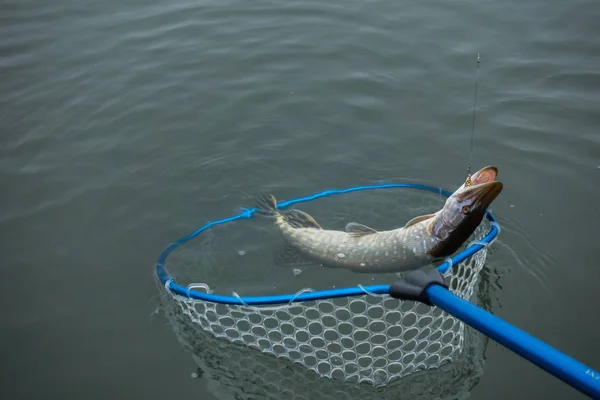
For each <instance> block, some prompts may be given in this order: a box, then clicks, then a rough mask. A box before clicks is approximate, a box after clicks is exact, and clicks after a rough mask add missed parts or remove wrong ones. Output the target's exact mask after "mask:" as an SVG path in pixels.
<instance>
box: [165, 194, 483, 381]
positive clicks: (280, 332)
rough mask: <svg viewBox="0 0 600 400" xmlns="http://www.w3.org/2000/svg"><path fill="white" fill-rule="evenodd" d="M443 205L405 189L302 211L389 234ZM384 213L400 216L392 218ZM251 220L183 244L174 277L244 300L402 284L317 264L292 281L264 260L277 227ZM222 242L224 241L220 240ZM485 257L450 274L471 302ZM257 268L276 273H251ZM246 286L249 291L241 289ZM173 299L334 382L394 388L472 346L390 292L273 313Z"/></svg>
mask: <svg viewBox="0 0 600 400" xmlns="http://www.w3.org/2000/svg"><path fill="white" fill-rule="evenodd" d="M402 196H404V197H402ZM374 198H375V199H376V202H375V201H374V200H373V199H374ZM444 200H445V199H444V198H442V197H441V196H439V195H436V194H428V193H423V192H421V193H417V194H415V192H414V191H413V192H411V191H408V190H405V191H400V194H399V193H398V192H395V193H394V194H393V195H391V196H390V194H389V193H381V192H380V193H377V194H373V193H369V195H368V196H366V195H365V194H361V193H353V194H348V195H343V196H340V197H339V198H335V199H332V198H324V199H319V200H318V201H315V202H314V203H319V204H318V205H316V206H312V207H313V209H312V210H311V209H310V207H311V205H310V204H312V202H311V203H306V204H301V205H299V206H298V208H301V209H303V210H305V211H308V212H310V213H311V215H313V216H315V217H316V218H317V221H323V220H324V219H325V218H328V219H329V221H326V222H329V228H332V229H336V228H338V229H339V228H341V227H343V225H344V224H345V223H347V222H349V221H352V220H354V221H360V222H361V223H367V224H369V225H371V226H377V227H379V228H380V229H384V228H386V225H387V226H390V225H391V226H393V225H394V224H395V223H397V222H395V221H396V220H398V219H400V220H408V219H410V218H412V217H413V216H414V215H419V214H425V213H429V212H432V211H435V210H437V209H439V206H440V205H441V204H443V201H444ZM361 205H364V206H363V207H361ZM367 205H368V207H367ZM402 209H404V213H405V215H404V216H402V215H401V211H400V210H402ZM349 210H350V211H349ZM382 210H383V211H382ZM385 211H388V212H389V213H390V214H391V215H393V216H394V218H393V219H390V215H385V214H386V213H385ZM352 217H354V218H352ZM250 221H252V222H253V224H249V223H248V220H246V222H243V223H238V222H235V223H231V224H230V223H228V224H225V225H222V226H219V227H216V228H212V229H210V230H208V231H206V232H203V233H202V235H201V236H202V238H201V239H200V240H197V239H194V241H195V243H194V244H193V245H192V244H191V243H192V242H189V243H186V244H184V245H183V246H181V247H180V248H179V249H177V251H176V252H174V253H173V255H171V256H170V257H169V259H168V263H167V268H168V270H169V272H171V273H173V272H174V273H173V276H174V277H175V279H176V280H177V281H178V282H179V283H180V284H184V283H183V282H182V281H188V282H190V281H191V282H195V281H196V282H197V281H198V280H199V279H198V277H200V276H204V278H203V279H202V281H206V280H207V279H206V277H210V279H211V283H210V288H209V285H206V284H191V285H189V288H190V289H193V290H196V291H204V292H209V293H211V292H212V291H214V292H216V293H219V294H226V293H227V292H229V293H231V291H237V292H238V293H239V294H240V295H242V296H246V295H268V294H275V293H286V292H287V293H290V292H295V291H297V290H298V289H299V288H303V287H311V288H313V289H316V290H319V289H324V288H331V287H335V285H332V282H337V283H338V284H339V283H340V282H345V283H346V284H344V285H341V286H343V287H350V286H355V285H356V284H358V283H361V284H362V285H365V286H367V285H370V284H374V283H377V284H379V283H386V282H387V283H391V282H393V281H395V280H397V279H398V277H397V276H396V275H395V274H380V275H375V276H372V277H370V276H369V275H365V274H353V273H350V272H344V271H338V270H332V269H323V268H318V267H316V269H315V268H308V269H306V270H305V271H304V272H303V273H302V275H301V276H291V270H289V269H288V270H285V269H282V268H279V267H269V266H268V261H272V260H270V259H268V260H267V259H266V258H265V256H264V254H265V253H267V251H265V246H267V245H266V244H265V237H266V236H268V235H269V232H272V229H271V227H270V223H268V222H266V223H265V222H263V224H264V225H265V227H261V225H260V222H259V221H256V219H253V220H250ZM236 224H238V225H236ZM336 224H337V225H339V227H336ZM391 226H390V227H391ZM489 228H490V224H489V222H488V221H487V220H484V222H483V223H482V224H481V225H480V226H479V228H478V229H477V230H476V232H475V233H474V234H473V235H472V237H471V238H470V239H469V241H467V243H468V242H470V241H473V240H480V239H481V238H482V237H483V236H484V235H485V234H486V233H487V232H488V231H489ZM257 230H258V231H260V232H258V231H257ZM259 233H260V234H259ZM275 236H276V235H275ZM220 238H223V239H225V240H222V241H219V239H220ZM240 249H241V250H240ZM486 252H487V249H482V250H480V251H478V252H477V253H475V254H474V255H473V256H472V257H470V258H468V259H466V260H465V261H464V262H462V263H460V264H459V265H454V266H453V268H452V269H451V270H450V271H449V272H448V273H446V279H447V282H449V286H450V290H451V291H452V292H454V293H455V294H457V295H458V296H460V297H462V298H464V299H467V300H471V299H472V298H473V294H474V289H475V287H476V285H477V282H478V280H479V272H480V271H481V269H482V268H483V266H484V263H485V259H486ZM249 264H250V265H257V266H265V265H266V266H267V267H263V268H261V269H258V268H250V267H249ZM224 266H226V268H225V267H224ZM290 277H291V278H292V279H290ZM369 277H370V280H371V282H369V281H368V280H369ZM253 278H254V280H252V279H253ZM236 279H237V281H236ZM375 280H376V281H375ZM273 282H275V283H277V284H278V285H275V286H274V285H273ZM184 285H185V284H184ZM242 285H243V287H244V288H245V289H244V290H245V293H242V292H240V287H241V286H242ZM290 288H294V289H293V290H289V289H290ZM211 289H212V291H211ZM163 290H164V288H163ZM269 291H271V292H274V293H269ZM171 296H172V300H173V301H174V302H175V304H176V308H177V309H179V310H180V311H181V314H182V315H183V316H187V317H188V318H189V319H190V321H191V322H192V323H193V324H194V325H195V326H196V327H198V328H199V329H202V330H203V331H204V332H207V333H209V334H210V335H211V336H213V337H215V338H220V339H224V340H226V341H228V342H231V343H235V344H240V345H243V346H246V347H248V348H253V349H257V350H259V351H261V352H262V353H266V354H270V355H273V356H275V357H277V358H280V359H287V360H289V362H291V363H294V364H298V365H300V366H302V367H303V368H305V369H308V370H310V371H314V372H315V373H316V374H317V376H320V377H327V378H331V379H332V380H334V381H337V380H341V381H344V382H355V383H368V384H371V385H375V386H381V385H387V384H389V383H390V382H391V381H393V380H395V379H398V378H401V377H404V376H406V375H409V374H413V373H416V372H419V371H424V370H429V369H434V368H440V367H441V366H443V365H445V364H448V363H451V362H453V361H455V360H456V359H457V357H458V356H460V354H461V353H462V351H463V349H464V347H465V326H464V324H463V323H462V322H461V321H459V320H458V319H456V318H454V317H452V316H450V315H448V314H447V313H445V312H443V311H442V310H440V309H438V308H436V307H429V306H426V305H424V304H420V303H416V302H413V301H400V300H396V299H393V298H392V297H390V296H389V295H381V296H380V295H370V294H369V295H364V296H358V297H345V298H337V299H329V300H319V301H311V302H303V303H294V304H286V305H281V306H269V307H262V306H261V307H254V306H231V305H223V304H215V303H211V302H205V301H201V300H190V299H189V298H187V297H182V296H177V295H175V294H173V293H171Z"/></svg>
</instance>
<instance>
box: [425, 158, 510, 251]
mask: <svg viewBox="0 0 600 400" xmlns="http://www.w3.org/2000/svg"><path fill="white" fill-rule="evenodd" d="M497 176H498V168H496V167H494V166H488V167H484V168H482V169H480V170H479V171H477V172H476V173H474V174H473V176H472V177H471V185H469V186H467V185H466V182H465V184H463V185H461V186H460V187H459V188H458V189H457V190H456V191H455V192H454V193H452V194H451V195H450V196H449V197H448V199H446V203H445V204H444V207H443V208H442V209H441V210H440V211H438V212H437V213H436V217H435V218H433V219H432V221H431V225H430V229H431V230H432V233H433V234H434V235H435V236H436V237H437V238H438V239H439V244H438V246H436V247H437V249H434V250H435V251H436V252H438V253H439V254H438V255H439V256H441V257H445V256H448V255H450V254H452V253H454V252H455V251H456V250H458V248H459V247H460V246H462V244H463V243H464V242H465V241H466V240H467V239H468V238H469V236H471V234H472V233H473V232H474V231H475V229H477V227H478V226H479V224H480V223H481V221H482V220H483V217H484V216H485V213H486V211H487V209H488V207H489V206H490V204H491V203H492V202H493V201H494V200H495V199H496V197H498V195H499V194H500V192H501V191H502V188H503V185H502V183H501V182H498V181H496V177H497Z"/></svg>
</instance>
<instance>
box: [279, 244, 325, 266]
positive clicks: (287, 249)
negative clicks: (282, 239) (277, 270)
mask: <svg viewBox="0 0 600 400" xmlns="http://www.w3.org/2000/svg"><path fill="white" fill-rule="evenodd" d="M273 259H274V261H275V264H277V265H279V266H281V267H298V266H307V265H315V263H314V262H312V261H310V260H308V259H306V258H304V257H303V256H302V254H300V253H299V252H298V251H296V249H294V248H293V247H292V246H290V245H289V244H285V245H284V246H283V247H282V248H281V251H280V252H279V253H276V254H275V256H274V257H273Z"/></svg>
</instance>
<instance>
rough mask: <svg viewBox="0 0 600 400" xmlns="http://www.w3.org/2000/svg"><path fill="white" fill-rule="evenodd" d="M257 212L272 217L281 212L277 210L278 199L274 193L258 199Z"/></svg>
mask: <svg viewBox="0 0 600 400" xmlns="http://www.w3.org/2000/svg"><path fill="white" fill-rule="evenodd" d="M256 212H258V213H259V214H264V215H267V216H270V217H275V216H277V215H279V214H280V212H279V210H277V199H275V196H273V195H272V194H267V195H263V196H260V197H259V198H258V200H257V201H256Z"/></svg>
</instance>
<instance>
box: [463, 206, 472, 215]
mask: <svg viewBox="0 0 600 400" xmlns="http://www.w3.org/2000/svg"><path fill="white" fill-rule="evenodd" d="M469 211H471V207H469V206H463V208H462V212H463V214H468V213H469Z"/></svg>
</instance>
